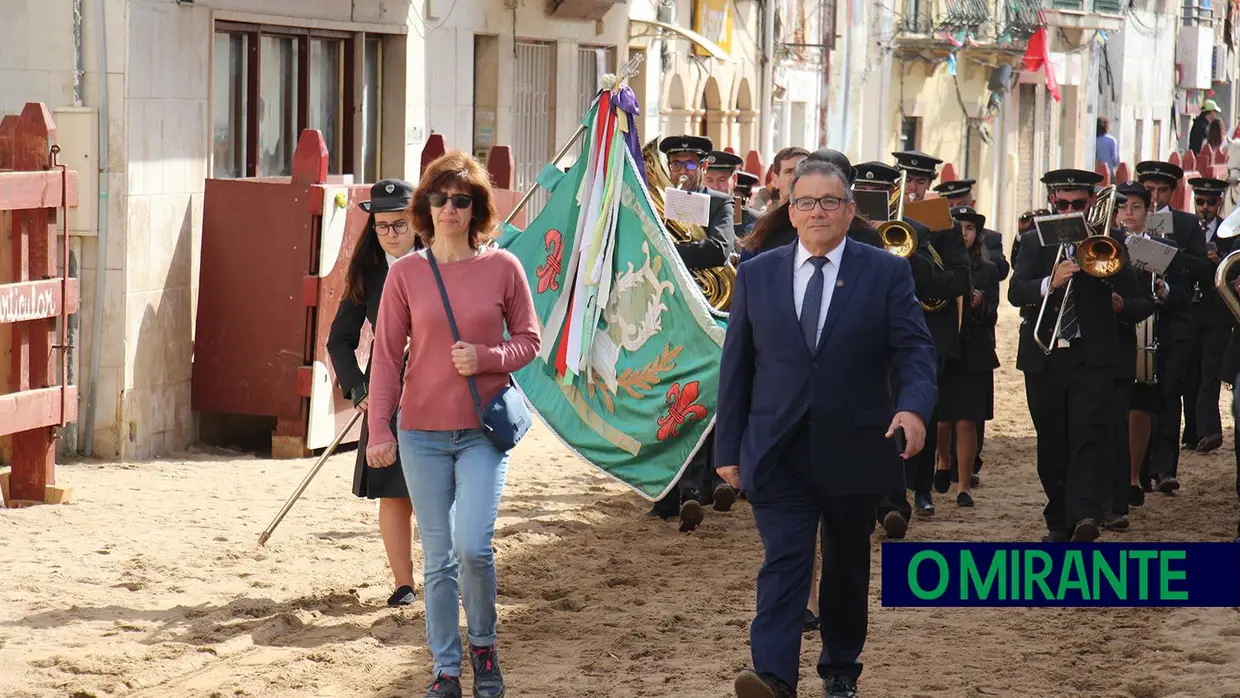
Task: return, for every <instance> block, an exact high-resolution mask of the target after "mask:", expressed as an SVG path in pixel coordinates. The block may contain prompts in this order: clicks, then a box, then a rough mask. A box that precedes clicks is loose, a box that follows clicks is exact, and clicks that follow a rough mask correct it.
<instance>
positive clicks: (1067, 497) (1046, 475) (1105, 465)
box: [1025, 347, 1115, 535]
mask: <svg viewBox="0 0 1240 698" xmlns="http://www.w3.org/2000/svg"><path fill="white" fill-rule="evenodd" d="M1114 391H1115V380H1114V378H1113V377H1112V376H1111V374H1110V372H1107V371H1100V370H1098V368H1097V367H1089V366H1086V365H1085V364H1084V363H1083V361H1082V351H1081V349H1079V348H1076V347H1069V348H1059V349H1055V351H1054V352H1053V353H1052V354H1051V355H1050V356H1049V357H1048V358H1047V363H1046V367H1045V368H1044V370H1043V372H1042V373H1038V374H1033V375H1030V374H1026V376H1025V393H1026V396H1027V398H1028V400H1029V412H1030V414H1031V415H1032V417H1033V426H1034V429H1035V430H1036V431H1037V434H1038V478H1039V479H1040V480H1041V481H1042V490H1043V492H1045V493H1046V508H1045V510H1044V511H1043V516H1044V517H1045V519H1046V527H1047V529H1048V530H1049V531H1051V532H1052V533H1056V534H1061V535H1066V534H1069V533H1071V531H1072V529H1073V528H1074V527H1075V526H1076V524H1078V523H1080V522H1081V520H1082V519H1086V518H1090V519H1094V520H1101V518H1102V516H1103V515H1104V514H1105V513H1106V509H1107V496H1108V489H1109V488H1108V485H1107V482H1108V480H1109V478H1110V472H1111V469H1112V467H1113V464H1112V461H1111V439H1112V436H1111V431H1112V429H1111V424H1112V422H1113V421H1114V420H1113V417H1112V416H1111V414H1109V413H1108V405H1110V404H1111V400H1112V398H1113V394H1114Z"/></svg>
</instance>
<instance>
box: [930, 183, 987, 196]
mask: <svg viewBox="0 0 1240 698" xmlns="http://www.w3.org/2000/svg"><path fill="white" fill-rule="evenodd" d="M975 184H977V180H974V179H953V180H952V181H950V182H939V183H938V184H936V185H934V187H933V190H934V193H936V194H938V195H939V196H941V197H943V198H944V199H957V198H960V197H962V196H968V195H969V194H972V193H973V185H975Z"/></svg>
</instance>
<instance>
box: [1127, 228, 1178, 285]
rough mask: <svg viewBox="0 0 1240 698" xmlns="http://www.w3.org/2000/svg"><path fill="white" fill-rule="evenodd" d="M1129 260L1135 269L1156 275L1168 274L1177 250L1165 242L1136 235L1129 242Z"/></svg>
mask: <svg viewBox="0 0 1240 698" xmlns="http://www.w3.org/2000/svg"><path fill="white" fill-rule="evenodd" d="M1127 244H1128V259H1129V260H1131V261H1132V266H1133V268H1134V269H1138V270H1141V271H1148V272H1152V273H1154V274H1160V275H1161V274H1166V273H1167V267H1168V266H1170V265H1171V260H1172V259H1175V253H1176V248H1174V247H1172V246H1171V245H1168V244H1167V243H1165V242H1160V241H1158V240H1155V239H1152V238H1143V237H1138V236H1136V235H1133V236H1130V237H1129V238H1128V240H1127Z"/></svg>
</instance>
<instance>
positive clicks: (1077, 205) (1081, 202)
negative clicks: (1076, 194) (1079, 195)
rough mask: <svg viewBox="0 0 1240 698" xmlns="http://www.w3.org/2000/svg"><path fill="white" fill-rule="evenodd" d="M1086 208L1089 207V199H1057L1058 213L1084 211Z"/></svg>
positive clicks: (1056, 207)
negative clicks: (1070, 210) (1069, 210)
mask: <svg viewBox="0 0 1240 698" xmlns="http://www.w3.org/2000/svg"><path fill="white" fill-rule="evenodd" d="M1086 206H1089V199H1073V200H1071V201H1069V200H1067V199H1055V209H1056V210H1058V211H1067V210H1068V209H1072V210H1073V211H1084V210H1085V207H1086Z"/></svg>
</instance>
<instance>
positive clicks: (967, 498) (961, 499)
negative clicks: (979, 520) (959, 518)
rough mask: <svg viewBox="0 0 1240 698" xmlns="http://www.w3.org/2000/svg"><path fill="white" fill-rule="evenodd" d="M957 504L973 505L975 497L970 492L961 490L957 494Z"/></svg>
mask: <svg viewBox="0 0 1240 698" xmlns="http://www.w3.org/2000/svg"><path fill="white" fill-rule="evenodd" d="M956 506H958V507H971V506H973V497H972V496H971V495H970V494H969V493H968V492H961V493H960V494H958V495H956Z"/></svg>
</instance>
